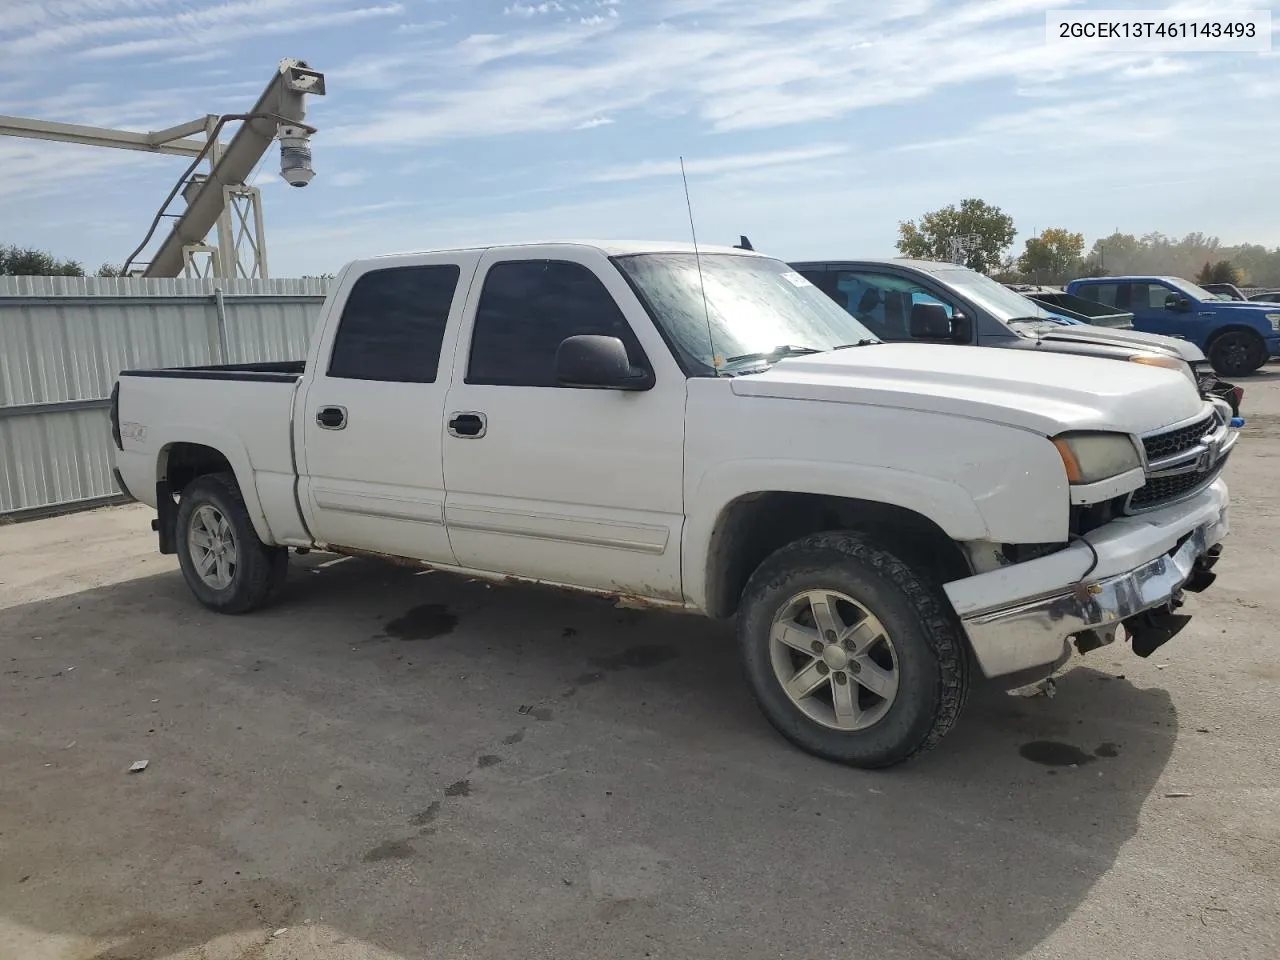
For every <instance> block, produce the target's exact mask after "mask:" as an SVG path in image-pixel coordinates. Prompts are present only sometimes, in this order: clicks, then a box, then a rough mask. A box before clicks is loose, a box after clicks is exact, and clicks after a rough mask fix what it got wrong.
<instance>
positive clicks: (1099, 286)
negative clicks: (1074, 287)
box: [1080, 283, 1120, 307]
mask: <svg viewBox="0 0 1280 960" xmlns="http://www.w3.org/2000/svg"><path fill="white" fill-rule="evenodd" d="M1119 290H1120V284H1118V283H1086V284H1085V285H1084V286H1082V287H1081V288H1080V296H1082V297H1083V298H1084V299H1086V300H1092V301H1094V302H1095V303H1105V304H1106V305H1107V306H1109V307H1119V306H1120V304H1119V303H1118V302H1117V298H1116V294H1117V293H1118V292H1119Z"/></svg>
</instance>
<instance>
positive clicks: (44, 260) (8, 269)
mask: <svg viewBox="0 0 1280 960" xmlns="http://www.w3.org/2000/svg"><path fill="white" fill-rule="evenodd" d="M0 276H10V277H83V276H84V267H83V266H82V265H81V264H79V263H77V262H76V261H75V260H59V259H57V258H56V257H54V256H53V254H51V253H46V252H45V251H43V250H30V249H24V248H21V247H15V246H0Z"/></svg>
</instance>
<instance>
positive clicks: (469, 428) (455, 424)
mask: <svg viewBox="0 0 1280 960" xmlns="http://www.w3.org/2000/svg"><path fill="white" fill-rule="evenodd" d="M488 429H489V421H488V418H487V417H485V415H484V414H483V413H476V412H474V411H466V412H462V413H455V414H453V415H451V416H450V418H449V435H450V436H454V437H460V438H462V439H463V440H479V439H480V438H481V437H483V436H484V434H485V431H486V430H488Z"/></svg>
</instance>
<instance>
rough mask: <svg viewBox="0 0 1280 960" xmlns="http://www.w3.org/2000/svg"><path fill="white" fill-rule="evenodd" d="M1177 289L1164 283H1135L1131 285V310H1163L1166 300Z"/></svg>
mask: <svg viewBox="0 0 1280 960" xmlns="http://www.w3.org/2000/svg"><path fill="white" fill-rule="evenodd" d="M1174 292H1175V291H1173V290H1171V289H1170V288H1169V287H1166V286H1165V285H1164V284H1162V283H1133V284H1130V285H1129V309H1130V310H1163V309H1165V303H1164V302H1165V300H1166V299H1168V297H1169V296H1170V294H1172V293H1174Z"/></svg>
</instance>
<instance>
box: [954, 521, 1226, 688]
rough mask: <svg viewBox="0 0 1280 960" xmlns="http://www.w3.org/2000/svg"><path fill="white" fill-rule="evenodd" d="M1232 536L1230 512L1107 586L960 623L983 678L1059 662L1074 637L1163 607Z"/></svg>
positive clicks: (1101, 583) (1064, 592)
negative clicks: (1208, 554)
mask: <svg viewBox="0 0 1280 960" xmlns="http://www.w3.org/2000/svg"><path fill="white" fill-rule="evenodd" d="M1226 532H1227V519H1226V514H1225V512H1224V513H1223V514H1222V515H1221V516H1220V517H1219V518H1218V519H1217V520H1214V521H1211V522H1210V523H1206V524H1204V525H1202V526H1200V527H1197V528H1196V529H1194V530H1192V531H1191V532H1190V533H1189V534H1188V535H1187V536H1186V538H1185V539H1184V540H1183V541H1182V543H1181V544H1180V545H1179V546H1177V547H1176V548H1174V549H1173V550H1172V551H1170V552H1169V553H1166V554H1164V555H1163V556H1159V557H1156V558H1155V559H1154V560H1149V561H1147V562H1146V563H1143V564H1141V565H1140V566H1137V567H1135V568H1133V569H1132V570H1129V571H1126V572H1124V573H1120V574H1116V575H1114V576H1110V577H1107V578H1105V579H1102V580H1097V581H1093V582H1085V583H1078V584H1071V585H1070V586H1067V587H1063V588H1062V589H1060V590H1056V591H1054V592H1052V593H1048V594H1043V595H1041V596H1038V597H1031V598H1027V599H1023V600H1020V601H1018V602H1017V603H1014V604H1009V605H1005V606H1002V607H999V608H996V609H990V610H984V611H980V612H977V613H970V614H968V615H966V616H964V617H962V618H961V622H962V623H963V624H964V629H965V632H966V633H967V634H968V636H969V642H970V644H971V645H972V647H973V652H974V654H975V656H976V657H977V660H978V664H979V666H981V668H982V672H983V673H984V674H986V676H988V677H1001V676H1005V675H1008V674H1013V673H1018V672H1020V671H1023V670H1030V669H1033V668H1035V667H1041V666H1050V665H1054V664H1057V663H1060V662H1061V661H1062V660H1064V659H1065V658H1066V656H1067V655H1068V654H1069V653H1070V649H1069V647H1068V646H1067V644H1068V641H1069V640H1070V638H1071V637H1072V636H1073V635H1075V634H1077V633H1080V632H1081V631H1084V630H1092V629H1097V628H1104V627H1109V626H1112V625H1114V624H1117V623H1119V622H1120V621H1122V620H1127V619H1128V618H1129V617H1132V616H1134V615H1135V614H1139V613H1142V612H1143V611H1144V610H1150V609H1152V608H1155V607H1159V606H1162V605H1164V604H1166V603H1168V601H1169V600H1170V599H1172V598H1173V597H1174V595H1175V594H1176V593H1177V592H1178V590H1179V589H1181V588H1182V585H1183V584H1184V583H1186V582H1187V579H1188V578H1189V577H1190V576H1191V574H1192V572H1193V571H1194V569H1195V566H1196V561H1198V560H1199V559H1200V558H1201V557H1203V556H1204V555H1205V554H1206V552H1207V551H1208V550H1209V548H1210V547H1213V546H1214V545H1215V544H1217V543H1218V542H1220V541H1221V540H1222V538H1223V537H1224V536H1225V535H1226Z"/></svg>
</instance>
